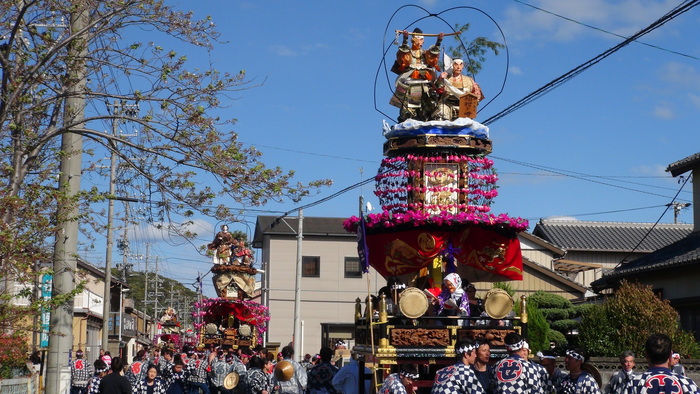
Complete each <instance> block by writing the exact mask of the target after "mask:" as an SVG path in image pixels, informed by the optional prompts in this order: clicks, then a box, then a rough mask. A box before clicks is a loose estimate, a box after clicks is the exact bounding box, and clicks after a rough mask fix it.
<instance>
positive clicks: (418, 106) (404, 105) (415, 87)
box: [389, 28, 444, 122]
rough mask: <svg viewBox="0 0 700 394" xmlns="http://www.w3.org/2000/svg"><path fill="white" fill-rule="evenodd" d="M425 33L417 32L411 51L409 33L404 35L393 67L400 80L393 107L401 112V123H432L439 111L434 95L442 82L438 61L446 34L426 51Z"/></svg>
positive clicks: (414, 34) (414, 35) (413, 36)
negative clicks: (436, 86)
mask: <svg viewBox="0 0 700 394" xmlns="http://www.w3.org/2000/svg"><path fill="white" fill-rule="evenodd" d="M422 33H423V31H421V29H419V28H415V29H414V30H413V33H412V37H411V46H410V47H409V46H408V36H409V33H408V31H403V33H402V34H403V43H402V44H401V45H400V46H399V49H398V51H397V52H396V60H395V61H394V64H393V65H392V67H391V71H392V72H394V73H396V74H398V75H399V76H398V77H397V78H396V92H395V93H394V95H393V96H392V97H391V99H390V100H389V103H390V104H391V105H393V106H395V107H398V108H399V118H398V120H399V122H403V121H404V120H406V119H415V120H421V121H427V120H430V117H431V116H432V114H433V112H435V109H436V108H437V102H436V100H435V99H434V98H433V96H435V94H432V93H434V90H435V89H434V88H435V86H434V84H435V82H436V81H437V78H438V75H437V71H438V70H439V67H438V58H439V56H440V44H441V43H442V38H443V37H444V34H443V33H440V34H439V35H438V38H437V41H436V43H435V45H432V46H431V47H430V48H428V50H425V49H423V42H424V41H425V37H424V36H423V35H422Z"/></svg>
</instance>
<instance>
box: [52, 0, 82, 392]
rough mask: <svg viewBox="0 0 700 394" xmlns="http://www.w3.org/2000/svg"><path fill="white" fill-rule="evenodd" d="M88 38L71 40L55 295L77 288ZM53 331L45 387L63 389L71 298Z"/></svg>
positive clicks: (55, 312) (76, 26)
mask: <svg viewBox="0 0 700 394" xmlns="http://www.w3.org/2000/svg"><path fill="white" fill-rule="evenodd" d="M72 5H73V9H74V11H73V12H72V13H71V20H70V27H71V28H70V31H71V32H81V31H83V30H84V29H85V27H87V18H88V14H87V9H86V6H85V2H84V1H79V0H76V1H74V2H73V3H72ZM87 49H88V43H87V42H86V40H85V37H84V36H83V35H76V36H75V37H73V38H72V42H71V43H70V45H69V46H68V55H69V56H68V58H70V59H73V61H72V62H71V63H69V64H68V67H67V74H68V76H69V78H67V80H69V81H74V82H69V83H70V85H67V86H66V95H65V96H66V101H65V109H64V120H63V122H64V125H65V126H67V127H68V130H67V132H65V133H63V136H62V137H61V152H62V155H61V163H60V174H59V178H58V189H59V190H60V191H61V192H62V193H64V198H66V199H68V200H69V201H70V202H69V203H68V204H60V205H59V207H58V211H57V217H58V220H59V227H60V229H59V231H58V232H57V233H56V244H55V245H54V258H53V270H54V277H53V290H52V295H53V296H54V297H55V296H62V295H65V294H69V293H71V292H72V291H73V290H75V272H76V270H77V266H78V259H77V255H78V231H79V228H78V221H77V220H76V218H77V217H78V215H79V214H80V211H79V206H78V204H77V203H74V200H75V198H76V196H77V195H78V193H79V192H80V175H81V170H82V168H81V167H82V153H83V152H82V151H83V140H82V136H81V135H80V134H78V133H75V132H72V131H71V130H72V129H81V128H83V127H84V125H83V121H84V119H85V97H84V93H85V87H86V68H85V60H86V59H87V53H88V50H87ZM50 322H51V323H50V327H51V331H50V334H51V335H50V336H49V352H48V353H49V354H48V357H47V363H46V393H47V394H59V393H65V392H67V391H68V390H69V388H70V387H69V386H70V366H69V360H70V352H71V347H72V346H73V298H70V299H68V300H66V302H65V303H64V304H63V305H60V306H57V307H53V308H52V309H51V319H50Z"/></svg>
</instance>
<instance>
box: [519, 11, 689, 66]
mask: <svg viewBox="0 0 700 394" xmlns="http://www.w3.org/2000/svg"><path fill="white" fill-rule="evenodd" d="M513 1H515V2H516V3H520V4H522V5H524V6H527V7H530V8H533V9H536V10H537V11H541V12H544V13H546V14H549V15H553V16H556V17H557V18H561V19H564V20H567V21H569V22H573V23H576V24H578V25H581V26H584V27H587V28H589V29H593V30H597V31H599V32H602V33H605V34H609V35H611V36H615V37H618V38H622V39H627V37H625V36H623V35H621V34H617V33H614V32H611V31H609V30H605V29H602V28H600V27H596V26H593V25H589V24H587V23H583V22H580V21H577V20H576V19H572V18H568V17H566V16H563V15H560V14H557V13H555V12H552V11H547V10H545V9H543V8H540V7H537V6H534V5H532V4H528V3H526V2H524V1H521V0H513ZM635 42H636V43H637V44H641V45H645V46H648V47H650V48H654V49H658V50H661V51H664V52H669V53H673V54H675V55H679V56H683V57H687V58H690V59H694V60H700V58H697V57H695V56H692V55H688V54H686V53H682V52H677V51H673V50H670V49H666V48H662V47H660V46H657V45H653V44H649V43H646V42H643V41H639V40H636V41H635Z"/></svg>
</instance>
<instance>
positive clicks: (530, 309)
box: [527, 303, 551, 353]
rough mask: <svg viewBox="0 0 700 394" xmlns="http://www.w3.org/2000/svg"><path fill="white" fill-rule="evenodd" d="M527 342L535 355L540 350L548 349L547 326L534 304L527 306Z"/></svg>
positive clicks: (545, 320)
mask: <svg viewBox="0 0 700 394" xmlns="http://www.w3.org/2000/svg"><path fill="white" fill-rule="evenodd" d="M527 318H528V322H527V340H528V343H529V344H530V349H531V350H532V352H534V353H536V352H538V351H541V350H546V349H549V339H548V336H547V335H548V333H549V331H551V330H550V329H549V324H548V323H547V319H545V318H544V315H542V312H540V310H539V308H537V305H536V304H534V303H528V304H527Z"/></svg>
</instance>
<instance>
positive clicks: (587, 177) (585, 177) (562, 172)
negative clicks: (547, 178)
mask: <svg viewBox="0 0 700 394" xmlns="http://www.w3.org/2000/svg"><path fill="white" fill-rule="evenodd" d="M491 157H493V158H494V159H498V160H503V161H507V162H510V163H513V164H518V165H522V166H525V167H531V168H535V169H538V170H542V171H547V172H550V173H553V174H556V175H560V176H566V177H570V178H574V179H580V180H583V181H586V182H592V183H597V184H600V185H604V186H610V187H615V188H618V189H623V190H629V191H634V192H639V193H643V194H649V195H652V196H657V197H664V198H668V196H665V195H662V194H657V193H652V192H649V191H646V190H640V189H634V188H631V187H625V186H620V185H615V184H612V183H609V182H603V181H599V180H596V179H590V178H599V179H604V180H613V181H616V182H622V183H629V184H634V185H639V186H645V187H655V188H660V189H667V190H673V191H675V190H676V189H670V188H664V187H661V186H653V185H647V184H643V183H639V182H631V181H626V180H616V179H609V177H607V176H601V175H589V174H583V173H580V172H574V171H566V170H558V169H555V168H552V167H547V166H541V165H536V164H531V163H525V162H522V161H517V160H511V159H505V158H500V157H496V156H491ZM565 172H570V174H567V173H565Z"/></svg>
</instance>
